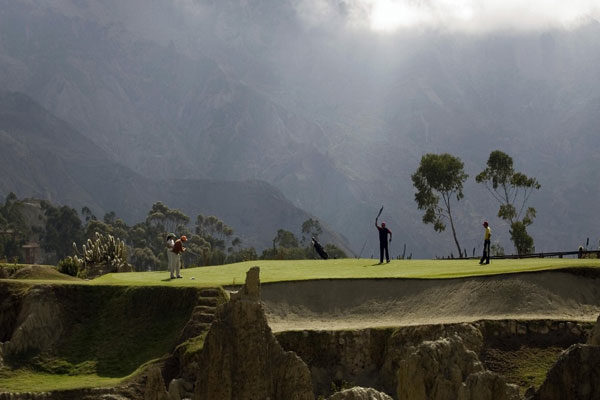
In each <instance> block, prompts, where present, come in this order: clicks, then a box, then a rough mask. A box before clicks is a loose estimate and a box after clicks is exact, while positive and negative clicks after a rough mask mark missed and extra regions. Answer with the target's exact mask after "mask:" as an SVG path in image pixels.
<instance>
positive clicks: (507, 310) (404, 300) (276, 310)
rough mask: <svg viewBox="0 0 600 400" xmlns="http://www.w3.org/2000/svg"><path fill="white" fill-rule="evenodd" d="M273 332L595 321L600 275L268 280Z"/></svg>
mask: <svg viewBox="0 0 600 400" xmlns="http://www.w3.org/2000/svg"><path fill="white" fill-rule="evenodd" d="M261 296H262V300H263V304H264V307H265V311H266V314H267V319H268V321H269V325H270V326H271V328H272V329H273V330H274V331H276V332H277V331H287V330H304V329H306V330H319V329H359V328H366V327H383V326H388V327H389V326H406V325H423V324H437V323H454V322H470V321H476V320H480V319H528V320H531V319H543V318H547V319H560V320H576V321H595V320H596V318H597V317H598V315H599V314H600V277H597V276H582V275H575V274H573V273H569V272H538V273H523V274H510V275H498V276H487V277H474V278H459V279H433V280H415V279H382V280H374V279H361V280H319V281H304V282H280V283H271V284H263V285H262V287H261Z"/></svg>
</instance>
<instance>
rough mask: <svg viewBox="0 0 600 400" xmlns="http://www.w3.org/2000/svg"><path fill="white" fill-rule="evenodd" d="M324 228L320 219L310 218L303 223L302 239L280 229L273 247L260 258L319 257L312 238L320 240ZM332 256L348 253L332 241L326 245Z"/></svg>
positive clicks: (337, 256)
mask: <svg viewBox="0 0 600 400" xmlns="http://www.w3.org/2000/svg"><path fill="white" fill-rule="evenodd" d="M321 233H323V228H322V227H321V224H320V223H319V221H318V220H316V219H312V218H309V219H307V220H306V221H304V222H303V223H302V227H301V239H300V240H298V238H297V237H296V235H294V234H293V233H292V232H290V231H286V230H285V229H279V230H278V231H277V234H276V235H275V237H274V238H273V247H272V248H269V249H265V250H264V251H263V252H262V254H261V256H260V258H261V259H263V260H299V259H314V258H319V255H318V254H317V252H316V251H315V249H314V247H313V246H312V242H311V238H313V237H314V238H315V239H316V240H319V235H320V234H321ZM324 249H325V251H326V252H327V254H328V255H329V257H330V258H346V257H347V255H346V253H345V252H344V251H343V250H341V249H340V248H338V247H337V246H336V245H334V244H332V243H327V244H325V246H324Z"/></svg>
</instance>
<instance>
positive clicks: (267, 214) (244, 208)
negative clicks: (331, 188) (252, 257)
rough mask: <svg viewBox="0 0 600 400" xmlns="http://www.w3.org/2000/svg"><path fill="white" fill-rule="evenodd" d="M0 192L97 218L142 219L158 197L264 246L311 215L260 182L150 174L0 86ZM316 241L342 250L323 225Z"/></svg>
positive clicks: (343, 244) (340, 240) (251, 243)
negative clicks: (107, 215)
mask: <svg viewBox="0 0 600 400" xmlns="http://www.w3.org/2000/svg"><path fill="white" fill-rule="evenodd" d="M0 170H2V171H3V173H2V175H0V192H1V193H2V194H3V195H5V194H6V193H8V192H10V191H13V192H15V193H17V195H18V196H19V197H26V196H28V197H36V198H41V199H47V200H50V201H52V202H57V203H61V204H67V205H69V206H72V207H74V208H76V209H80V208H81V207H83V206H88V207H90V208H91V209H92V211H93V212H95V213H97V214H98V215H99V216H101V215H103V213H104V212H107V211H111V210H112V211H116V212H117V215H119V216H121V217H123V218H125V219H126V221H128V222H129V223H134V222H138V221H141V220H143V219H144V218H145V216H146V215H145V213H147V211H148V210H149V209H150V207H151V205H152V203H154V202H156V201H163V202H164V203H165V204H167V205H169V206H170V207H175V208H180V209H181V210H183V211H184V212H185V213H187V214H188V215H190V216H192V217H193V218H195V216H196V215H198V214H199V213H202V214H204V215H216V216H218V217H219V218H221V219H223V220H224V221H225V222H226V223H227V224H229V225H231V226H232V227H233V228H234V229H235V233H236V235H239V236H241V238H242V239H243V243H244V244H245V245H247V246H255V247H257V248H258V249H259V250H260V249H262V248H264V247H268V246H270V245H271V239H272V238H273V237H274V236H275V233H276V232H277V229H280V228H284V229H288V230H291V231H293V232H295V233H296V234H298V233H299V231H300V226H301V225H302V222H304V221H305V220H306V219H308V218H310V217H311V215H309V214H307V213H306V212H305V211H303V210H301V209H299V208H298V207H295V206H294V205H293V204H292V203H291V202H290V201H289V200H287V199H286V198H285V197H284V196H283V195H282V194H281V192H280V191H278V190H277V189H275V188H274V187H273V186H271V185H269V184H267V183H266V182H260V181H248V182H234V181H216V180H206V179H205V180H198V179H194V180H192V179H189V180H182V179H179V180H175V179H172V180H166V181H165V180H151V179H148V178H145V177H143V176H141V175H139V174H137V173H135V172H133V171H131V170H130V169H129V168H127V167H124V166H122V165H119V164H117V163H115V162H114V161H112V160H110V159H109V157H108V156H107V154H106V153H105V152H104V150H102V149H100V148H99V147H98V146H97V145H95V144H94V143H92V142H91V141H90V140H89V139H87V138H86V137H84V136H82V135H81V134H79V133H78V132H77V131H75V130H74V129H73V128H72V127H70V126H69V125H68V124H67V123H65V122H64V121H62V120H60V119H58V118H56V117H55V116H53V115H52V114H51V113H49V112H48V111H46V110H45V109H43V108H42V107H41V106H39V105H38V104H37V103H35V102H34V101H33V100H31V99H30V98H29V97H27V96H25V95H23V94H19V93H6V92H0ZM324 228H325V229H324V230H325V233H324V235H323V239H324V240H326V241H332V242H335V243H338V244H339V245H340V246H341V247H343V248H345V249H347V248H348V245H347V243H346V241H345V239H344V238H343V237H340V236H339V235H337V234H335V233H334V232H332V231H331V230H330V229H328V228H327V227H326V226H325V227H324Z"/></svg>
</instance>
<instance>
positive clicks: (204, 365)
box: [194, 267, 314, 400]
mask: <svg viewBox="0 0 600 400" xmlns="http://www.w3.org/2000/svg"><path fill="white" fill-rule="evenodd" d="M258 273H259V269H258V267H254V268H252V269H250V270H249V271H248V273H247V278H246V285H245V286H244V287H243V288H242V290H240V292H238V293H237V294H235V295H232V297H231V300H230V302H228V303H226V304H224V305H222V306H220V307H219V308H218V309H217V314H216V316H215V320H214V321H213V323H212V326H211V328H210V330H209V331H208V334H207V336H206V340H205V343H204V348H203V350H202V354H201V356H200V360H199V362H198V364H199V366H200V368H199V373H198V376H196V381H195V390H194V398H195V399H198V400H200V399H222V400H228V399H231V400H234V399H236V400H251V399H273V400H274V399H289V400H313V399H314V395H313V390H312V382H311V377H310V371H309V369H308V367H307V366H306V364H305V363H304V362H303V361H302V360H301V359H300V358H299V357H298V356H297V355H296V354H295V353H293V352H291V351H284V350H283V349H282V347H281V346H280V345H279V343H278V342H277V339H275V336H274V335H273V333H272V332H271V329H270V328H269V326H268V324H267V320H266V318H265V314H264V311H263V309H262V306H261V304H260V281H259V277H258Z"/></svg>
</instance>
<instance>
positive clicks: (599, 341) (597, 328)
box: [588, 315, 600, 346]
mask: <svg viewBox="0 0 600 400" xmlns="http://www.w3.org/2000/svg"><path fill="white" fill-rule="evenodd" d="M588 344H589V345H592V346H600V315H599V316H598V319H597V320H596V325H594V329H592V332H591V333H590V338H589V339H588Z"/></svg>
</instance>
